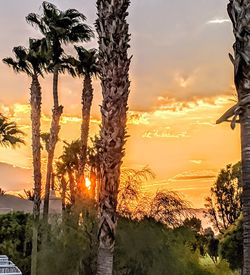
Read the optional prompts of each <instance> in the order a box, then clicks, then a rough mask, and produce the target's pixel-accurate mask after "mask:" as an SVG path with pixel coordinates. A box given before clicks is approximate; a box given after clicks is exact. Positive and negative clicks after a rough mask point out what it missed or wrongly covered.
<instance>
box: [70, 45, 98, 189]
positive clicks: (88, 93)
mask: <svg viewBox="0 0 250 275" xmlns="http://www.w3.org/2000/svg"><path fill="white" fill-rule="evenodd" d="M75 49H76V51H77V55H78V58H77V59H73V65H74V67H75V70H76V73H77V75H78V76H79V77H83V78H84V81H83V89H82V125H81V151H80V159H79V169H78V174H79V175H78V185H79V183H82V182H83V181H84V169H85V165H86V161H87V147H88V137H89V123H90V111H91V106H92V101H93V86H92V77H93V76H97V75H98V64H97V50H96V49H91V50H86V49H85V48H83V47H79V46H75Z"/></svg>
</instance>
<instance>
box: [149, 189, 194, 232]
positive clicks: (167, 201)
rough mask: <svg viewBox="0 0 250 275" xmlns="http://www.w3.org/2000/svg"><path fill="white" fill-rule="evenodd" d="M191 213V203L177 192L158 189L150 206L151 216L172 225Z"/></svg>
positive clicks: (177, 224)
mask: <svg viewBox="0 0 250 275" xmlns="http://www.w3.org/2000/svg"><path fill="white" fill-rule="evenodd" d="M189 214H190V205H189V203H188V202H186V201H185V200H183V199H182V198H181V197H180V196H179V195H178V194H177V193H175V192H170V191H158V192H157V193H156V195H155V196H154V198H153V200H152V202H151V206H150V216H151V217H153V218H154V219H155V220H156V221H159V222H161V223H163V224H166V225H167V226H170V227H176V226H179V225H181V224H182V223H183V220H184V219H185V218H186V217H187V216H188V215H189Z"/></svg>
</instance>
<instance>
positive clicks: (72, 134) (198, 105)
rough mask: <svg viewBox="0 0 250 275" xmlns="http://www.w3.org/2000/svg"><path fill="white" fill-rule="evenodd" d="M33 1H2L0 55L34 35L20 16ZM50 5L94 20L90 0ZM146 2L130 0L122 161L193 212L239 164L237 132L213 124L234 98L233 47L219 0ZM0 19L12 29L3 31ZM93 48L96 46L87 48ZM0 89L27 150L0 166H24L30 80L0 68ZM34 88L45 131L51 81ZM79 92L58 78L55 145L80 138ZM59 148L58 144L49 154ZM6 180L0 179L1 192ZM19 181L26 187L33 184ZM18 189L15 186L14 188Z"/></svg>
mask: <svg viewBox="0 0 250 275" xmlns="http://www.w3.org/2000/svg"><path fill="white" fill-rule="evenodd" d="M41 2H42V1H34V2H33V1H31V0H28V1H25V3H22V5H21V4H20V2H19V1H18V0H15V1H14V0H12V1H8V3H7V4H6V3H5V4H3V3H2V2H1V3H0V28H1V29H0V39H1V41H5V43H4V45H1V46H0V54H1V56H0V57H1V59H2V58H3V57H5V56H6V55H11V47H12V46H15V45H18V44H26V40H27V38H28V37H29V36H37V33H36V32H35V31H34V30H33V29H32V28H31V27H30V26H28V25H27V24H26V23H25V22H24V19H23V18H24V16H25V15H26V14H27V13H28V12H31V11H37V10H38V7H39V5H40V3H41ZM52 2H55V3H56V4H59V6H60V7H61V8H63V9H64V8H69V7H76V8H78V9H80V10H82V11H84V13H85V14H86V15H87V16H88V18H89V22H90V23H93V22H94V19H95V6H94V5H93V1H92V0H86V1H85V5H84V7H82V4H81V2H82V1H80V0H74V1H72V3H71V2H70V5H69V4H66V3H64V4H63V3H62V1H52ZM139 2H140V3H139ZM141 2H143V3H141ZM153 2H154V3H152V1H151V0H144V1H135V2H134V3H132V6H131V10H130V13H131V15H130V18H129V21H130V25H131V33H132V42H131V45H132V48H131V54H133V56H134V57H133V63H132V66H131V76H130V78H131V81H132V86H131V97H130V112H129V120H128V131H129V135H130V138H129V139H128V143H127V147H126V157H125V160H124V165H125V166H128V167H133V168H140V167H143V166H145V165H149V166H150V167H151V169H152V170H153V171H154V172H155V173H156V175H157V178H156V180H155V181H153V182H150V183H145V184H144V190H145V191H155V190H160V189H171V190H176V191H179V192H181V193H183V194H184V196H185V198H186V199H188V200H189V201H191V202H192V204H193V206H194V207H203V205H204V197H206V196H208V195H209V189H210V187H211V185H212V184H213V182H214V181H215V176H216V174H217V173H218V171H219V169H220V168H222V167H224V166H225V165H226V164H228V163H234V162H237V161H238V160H239V158H240V152H239V148H240V143H239V129H238V128H237V129H236V130H235V131H232V130H230V127H229V125H228V124H225V125H215V121H216V119H217V118H218V117H219V116H220V115H221V114H222V113H223V112H224V111H225V110H226V109H227V108H229V107H230V106H231V105H232V104H233V101H232V100H233V99H234V94H235V91H234V87H233V81H232V74H233V72H232V66H231V64H230V62H229V60H228V58H227V52H229V51H231V45H232V43H233V37H232V30H231V25H230V23H229V22H228V19H227V16H226V9H225V8H226V3H227V1H226V0H221V1H219V3H218V0H216V1H215V0H202V1H200V2H199V3H198V4H197V0H190V1H187V2H190V3H189V4H187V3H183V1H181V0H176V2H174V3H173V2H172V1H171V3H166V2H168V1H163V0H155V1H153ZM192 3H193V5H192ZM14 4H15V7H16V8H17V9H16V10H19V8H20V10H19V11H20V12H19V13H18V14H16V15H15V14H13V13H11V7H13V5H14ZM16 5H17V6H18V7H17V6H16ZM180 8H181V9H180ZM184 11H185V12H184ZM14 13H15V12H14ZM168 14H169V16H167V15H168ZM11 16H13V20H11ZM5 20H6V21H5ZM7 20H8V21H11V22H12V21H14V22H15V24H14V23H13V22H12V23H11V24H10V25H9V26H8V27H6V26H7V24H6V23H7ZM94 45H96V42H95V41H93V42H92V43H91V45H90V46H88V47H92V46H94ZM68 50H69V51H70V52H71V51H72V50H71V49H68ZM0 83H1V84H0V90H1V92H0V112H2V113H4V114H5V115H7V116H9V117H11V118H12V119H14V120H15V121H16V122H17V123H18V124H19V125H21V127H22V129H23V130H24V131H26V132H27V146H22V147H21V148H19V149H17V150H15V151H14V150H9V149H4V148H1V149H0V162H4V163H9V164H11V165H15V166H18V167H25V168H30V167H31V148H30V121H29V116H30V110H29V105H28V102H29V90H28V89H29V80H28V79H27V78H26V77H25V76H23V75H15V74H14V73H13V72H12V71H11V70H10V69H8V68H7V67H6V66H5V65H3V64H0ZM42 87H43V102H44V104H43V118H42V124H43V129H44V130H45V131H47V130H48V129H49V125H50V109H51V108H52V96H51V76H48V77H47V76H46V78H45V80H42ZM94 87H95V99H94V106H93V111H92V121H91V135H94V134H95V133H97V132H98V129H99V123H100V115H99V104H100V103H101V93H100V85H99V82H98V81H97V80H95V81H94ZM80 93H81V80H79V79H71V78H70V77H69V76H62V77H61V81H60V99H61V102H62V104H63V105H65V114H64V117H63V120H62V131H61V133H60V138H61V139H62V140H67V141H70V140H73V139H76V138H78V137H79V131H80V110H81V109H80V108H81V106H80ZM61 149H62V143H60V144H59V145H58V149H57V155H59V154H60V152H61ZM44 157H45V155H44ZM0 175H1V167H0ZM10 176H11V175H10ZM5 177H6V176H5ZM5 177H2V178H1V182H0V187H1V185H4V182H5V180H6V178H5ZM26 185H27V186H32V179H31V180H30V182H27V183H26ZM19 187H20V186H19V185H18V184H17V186H16V190H20V189H19ZM5 188H6V187H5ZM22 188H23V185H22ZM11 189H12V190H13V186H12V187H11ZM14 189H15V188H14Z"/></svg>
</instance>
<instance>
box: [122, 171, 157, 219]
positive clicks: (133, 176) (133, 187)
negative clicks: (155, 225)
mask: <svg viewBox="0 0 250 275" xmlns="http://www.w3.org/2000/svg"><path fill="white" fill-rule="evenodd" d="M154 177H155V175H154V173H153V172H152V170H151V169H150V168H148V167H144V168H143V169H140V170H135V169H126V168H124V169H122V170H121V179H120V186H119V191H118V205H117V212H118V213H119V215H121V216H123V217H127V218H132V219H133V217H134V212H135V211H136V207H137V205H138V202H139V200H140V198H141V195H142V191H141V184H142V183H143V182H145V181H148V180H150V179H153V178H154Z"/></svg>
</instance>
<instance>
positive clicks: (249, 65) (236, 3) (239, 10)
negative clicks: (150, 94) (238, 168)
mask: <svg viewBox="0 0 250 275" xmlns="http://www.w3.org/2000/svg"><path fill="white" fill-rule="evenodd" d="M227 10H228V14H229V16H230V19H231V21H232V24H233V32H234V36H235V40H236V41H235V43H234V46H233V48H234V57H233V56H232V55H231V54H230V55H229V56H230V59H231V61H232V63H233V66H234V82H235V87H236V90H237V95H238V102H237V104H236V105H235V106H233V107H231V108H230V109H229V110H228V111H227V112H226V113H225V114H224V115H223V116H222V117H221V118H220V119H219V120H218V121H217V123H221V122H224V121H231V127H232V128H233V129H234V128H235V126H236V123H237V122H239V123H240V124H241V146H242V182H243V195H242V203H243V228H244V238H243V239H244V268H243V275H247V274H250V203H249V202H250V139H249V136H250V128H249V123H250V89H249V83H250V61H249V60H250V32H249V24H250V16H249V14H250V9H249V1H248V0H230V1H229V4H228V8H227ZM238 117H239V119H238ZM231 118H232V119H231ZM230 119H231V120H230Z"/></svg>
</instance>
